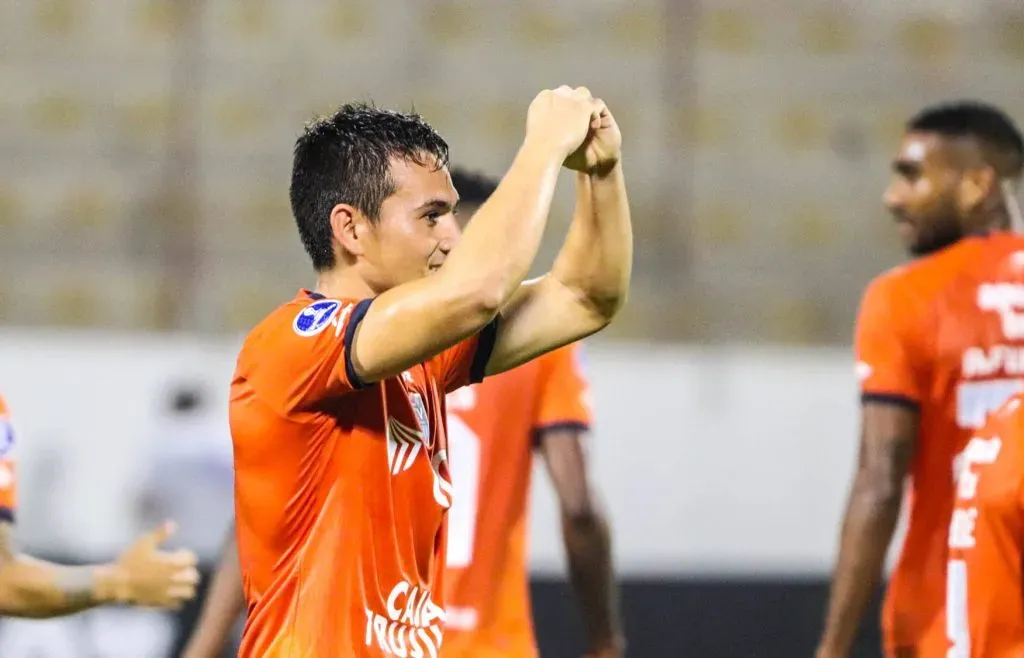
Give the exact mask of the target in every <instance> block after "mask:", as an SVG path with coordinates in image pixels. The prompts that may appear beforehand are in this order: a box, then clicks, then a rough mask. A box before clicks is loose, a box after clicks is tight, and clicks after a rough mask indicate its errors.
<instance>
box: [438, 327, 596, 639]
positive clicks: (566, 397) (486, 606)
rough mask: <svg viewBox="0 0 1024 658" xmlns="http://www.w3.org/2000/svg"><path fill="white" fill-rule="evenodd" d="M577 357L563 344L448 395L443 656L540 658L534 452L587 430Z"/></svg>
mask: <svg viewBox="0 0 1024 658" xmlns="http://www.w3.org/2000/svg"><path fill="white" fill-rule="evenodd" d="M580 350H581V346H580V345H579V344H576V345H572V346H568V347H564V348H562V349H560V350H556V351H554V352H551V353H549V354H546V355H544V356H542V357H540V358H538V359H536V360H534V361H531V362H529V363H526V364H524V365H522V366H519V367H518V368H516V369H514V370H511V371H509V372H506V373H503V374H500V375H497V376H496V377H491V378H488V379H487V380H486V381H484V382H483V383H481V384H477V385H475V386H470V387H466V388H463V389H461V390H459V391H456V392H455V393H452V394H450V395H449V396H448V410H449V413H448V442H449V445H450V448H451V454H452V457H451V460H450V464H449V465H450V467H451V473H452V483H453V486H454V489H455V497H454V502H453V504H452V507H451V509H450V510H449V512H448V517H449V525H448V569H447V573H446V574H445V608H446V611H447V614H448V621H447V628H446V630H445V640H444V646H443V648H442V650H441V655H442V656H443V657H444V658H498V657H499V656H500V657H505V656H514V657H515V658H532V657H535V656H537V655H538V654H537V648H536V642H535V639H534V635H533V621H532V617H531V610H530V592H529V580H528V573H527V544H528V541H527V527H528V524H529V519H528V514H527V506H528V503H529V493H530V476H531V471H532V465H533V454H534V448H535V446H536V445H537V441H538V440H539V439H542V438H543V435H544V433H545V432H546V431H550V430H553V429H578V430H586V429H587V428H588V427H589V426H590V424H591V412H590V407H589V405H588V403H587V396H588V394H589V392H588V386H587V383H586V380H585V378H584V376H583V373H582V371H581V368H580V364H579V357H580ZM552 440H557V439H552Z"/></svg>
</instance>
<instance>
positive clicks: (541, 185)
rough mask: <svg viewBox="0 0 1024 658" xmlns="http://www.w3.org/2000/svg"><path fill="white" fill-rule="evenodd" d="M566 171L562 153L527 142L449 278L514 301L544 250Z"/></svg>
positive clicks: (456, 254) (479, 216)
mask: <svg viewBox="0 0 1024 658" xmlns="http://www.w3.org/2000/svg"><path fill="white" fill-rule="evenodd" d="M560 167H561V155H560V154H559V153H558V152H557V151H555V150H552V149H551V148H549V147H548V146H546V145H543V144H537V143H535V142H531V141H529V140H527V141H526V142H524V144H523V146H522V147H521V148H520V149H519V153H518V154H517V155H516V158H515V160H514V161H513V163H512V167H511V168H510V169H509V171H508V173H507V174H506V175H505V178H504V179H502V181H501V184H499V185H498V188H497V189H496V190H495V191H494V194H492V195H491V197H490V198H489V199H488V200H487V201H486V202H485V203H484V204H483V205H482V206H481V207H480V210H478V211H477V213H476V214H475V215H474V216H473V221H472V222H470V224H469V226H468V227H467V228H466V231H465V233H464V234H463V237H462V240H461V242H460V244H459V246H458V247H457V248H456V249H455V250H454V251H453V252H452V254H451V255H450V256H449V257H448V260H447V261H446V262H445V266H444V268H443V270H442V272H443V273H444V275H445V276H446V277H451V278H458V279H468V280H473V281H480V282H483V284H484V285H487V286H488V287H489V288H490V289H491V290H492V291H493V292H494V294H495V295H496V296H498V297H499V298H500V300H501V301H502V302H503V301H505V300H507V299H508V298H509V297H511V295H512V293H513V292H514V291H515V290H516V289H517V288H518V287H519V284H520V283H522V281H523V279H525V278H526V275H527V274H528V273H529V270H530V267H531V266H532V264H533V259H534V258H535V257H536V255H537V250H538V249H539V248H540V242H541V238H542V237H543V235H544V227H545V226H546V224H547V219H548V214H549V212H550V210H551V201H552V199H553V197H554V193H555V185H556V183H557V182H558V172H559V170H560Z"/></svg>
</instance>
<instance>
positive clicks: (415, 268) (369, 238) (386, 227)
mask: <svg viewBox="0 0 1024 658" xmlns="http://www.w3.org/2000/svg"><path fill="white" fill-rule="evenodd" d="M391 178H392V180H393V181H394V183H395V192H394V194H392V195H391V196H390V197H388V198H387V199H386V200H385V201H384V203H383V205H382V206H381V210H380V217H379V218H378V221H377V222H376V223H373V224H369V225H368V227H367V235H366V236H365V238H366V241H365V251H364V254H363V256H364V258H365V260H366V262H367V264H368V265H370V266H371V268H372V278H373V279H374V283H375V286H374V287H377V288H379V289H382V290H386V289H389V288H393V287H395V286H398V285H401V284H403V283H407V282H409V281H412V280H415V279H419V278H421V277H424V276H427V275H429V274H431V273H433V272H436V271H437V270H438V269H440V267H441V265H443V264H444V261H445V258H447V256H448V253H449V252H451V250H452V248H453V247H454V246H455V244H456V243H457V242H458V240H459V234H460V231H459V225H458V223H457V222H456V220H455V212H454V211H455V205H456V204H457V203H458V200H459V197H458V194H456V192H455V188H454V187H452V180H451V177H450V176H449V175H448V169H447V167H441V168H435V167H434V166H428V167H424V166H422V165H419V164H417V163H415V162H406V161H404V160H397V159H396V160H393V161H392V163H391Z"/></svg>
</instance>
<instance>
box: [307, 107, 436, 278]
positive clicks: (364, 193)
mask: <svg viewBox="0 0 1024 658" xmlns="http://www.w3.org/2000/svg"><path fill="white" fill-rule="evenodd" d="M393 158H401V159H404V160H408V161H411V162H415V163H417V164H420V165H424V166H434V165H436V166H437V167H443V166H446V165H447V164H448V144H447V142H445V141H444V139H443V138H442V137H441V136H440V135H438V134H437V132H436V131H435V130H434V129H433V128H432V127H430V125H429V124H428V123H427V122H426V121H424V120H423V118H422V117H420V116H419V115H418V114H415V113H402V112H395V111H391V110H384V109H380V108H377V107H374V106H373V105H371V104H366V103H352V104H348V105H343V106H342V107H341V108H340V109H338V111H337V112H335V113H334V114H332V115H330V116H327V117H323V118H320V119H317V120H315V121H313V122H312V123H310V124H309V125H307V126H306V129H305V130H304V131H303V133H302V135H301V136H299V138H298V139H297V140H296V141H295V157H294V160H293V162H292V182H291V188H290V190H289V196H290V198H291V205H292V214H293V215H294V216H295V223H296V224H297V225H298V228H299V236H300V237H301V238H302V245H303V246H304V247H305V248H306V253H307V254H309V257H310V258H311V259H312V261H313V267H314V268H316V270H317V271H323V270H327V269H330V268H332V267H334V249H333V246H332V245H333V240H332V234H331V222H330V216H331V210H332V209H333V208H334V207H335V206H336V205H338V204H339V203H347V204H349V205H351V206H353V207H354V208H356V209H358V210H360V211H361V212H363V213H364V214H365V215H366V216H367V217H369V218H370V219H371V220H373V221H376V220H377V219H378V217H379V214H380V208H381V205H382V204H383V203H384V200H385V199H387V198H388V197H389V196H391V195H392V194H394V192H395V184H394V181H393V180H392V178H391V160H392V159H393Z"/></svg>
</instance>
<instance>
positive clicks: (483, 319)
mask: <svg viewBox="0 0 1024 658" xmlns="http://www.w3.org/2000/svg"><path fill="white" fill-rule="evenodd" d="M494 310H496V309H493V310H492V309H490V308H489V307H488V305H487V304H486V303H485V301H484V300H483V297H482V295H479V294H473V293H472V290H471V289H470V288H469V286H468V285H466V284H460V283H459V282H450V281H448V280H447V279H446V278H445V275H444V274H437V275H434V276H431V277H427V278H425V279H421V280H417V281H412V282H410V283H406V284H403V285H401V286H398V287H396V288H392V289H391V290H388V291H387V292H385V293H383V294H381V295H380V296H379V297H377V298H376V299H374V302H373V304H372V305H371V306H370V307H369V308H368V310H367V311H366V314H365V317H364V318H362V321H361V323H360V324H359V326H358V327H357V328H356V329H355V330H354V332H353V334H354V335H353V338H352V346H351V354H352V365H353V369H354V372H355V373H356V375H357V376H358V378H359V379H361V380H363V381H365V382H376V381H381V380H383V379H387V378H388V377H393V376H395V375H398V374H400V373H401V372H402V371H404V370H406V369H408V368H410V367H412V366H414V365H416V364H419V363H423V362H424V361H428V360H429V359H431V358H433V357H435V356H438V355H440V354H441V353H443V352H444V351H445V350H447V349H449V348H451V347H453V346H455V345H458V344H459V343H460V342H461V341H463V340H465V339H467V338H469V337H470V336H472V335H473V334H475V333H477V332H478V331H480V330H481V328H482V327H484V326H486V324H487V323H488V322H489V321H490V320H492V319H493V318H494V315H495V312H494Z"/></svg>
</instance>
